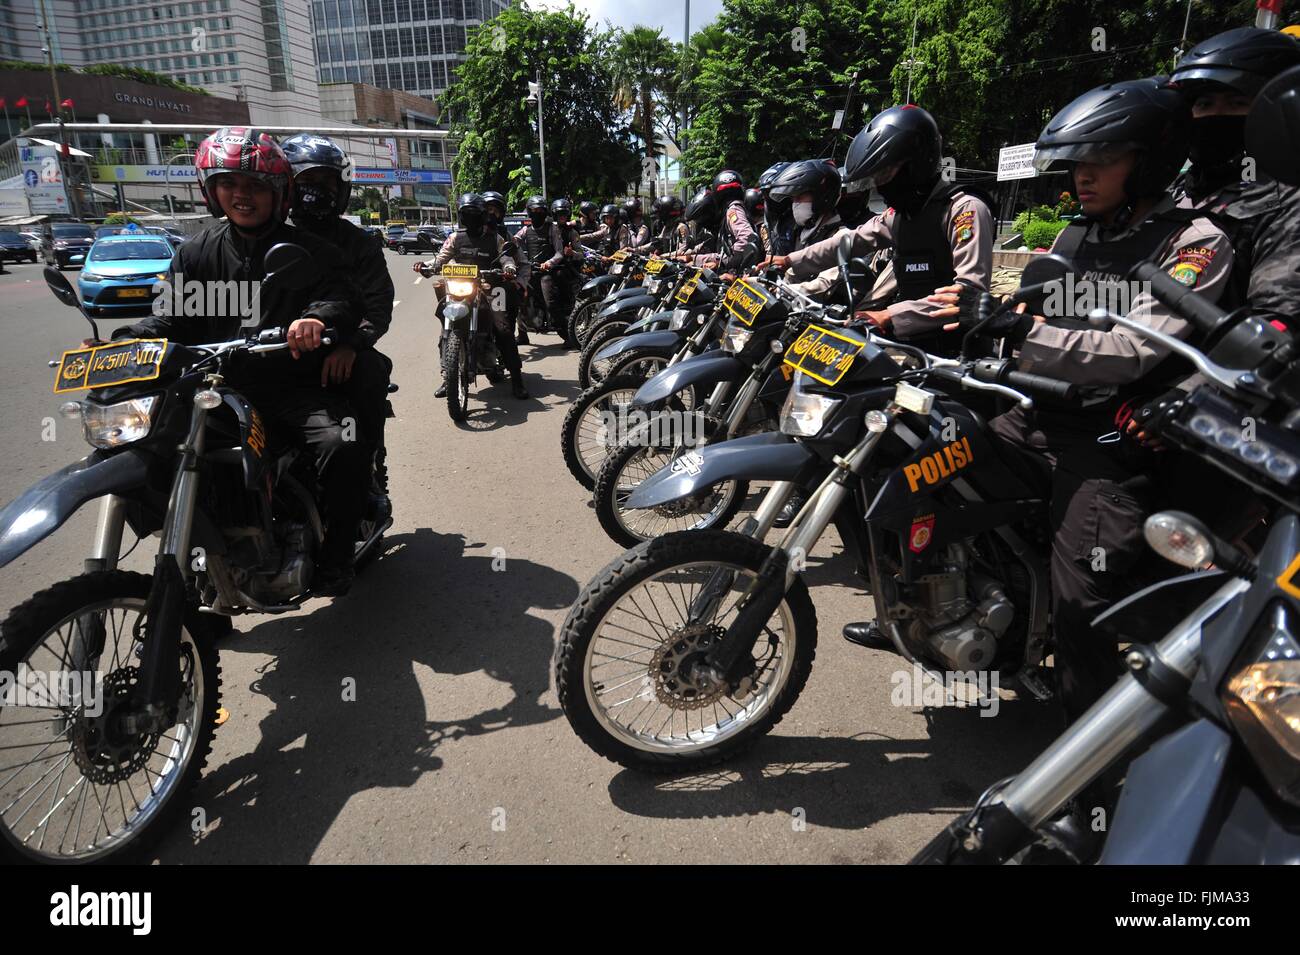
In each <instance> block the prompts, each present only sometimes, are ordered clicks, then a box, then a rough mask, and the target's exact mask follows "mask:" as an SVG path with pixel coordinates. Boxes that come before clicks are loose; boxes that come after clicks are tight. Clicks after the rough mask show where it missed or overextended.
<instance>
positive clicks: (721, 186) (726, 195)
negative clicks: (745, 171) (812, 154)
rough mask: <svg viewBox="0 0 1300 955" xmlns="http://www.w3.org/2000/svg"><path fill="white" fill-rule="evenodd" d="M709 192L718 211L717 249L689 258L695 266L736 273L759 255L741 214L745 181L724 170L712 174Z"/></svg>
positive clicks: (756, 241) (755, 239)
mask: <svg viewBox="0 0 1300 955" xmlns="http://www.w3.org/2000/svg"><path fill="white" fill-rule="evenodd" d="M709 191H710V193H711V195H712V196H713V201H714V203H716V205H717V208H718V210H719V212H720V215H719V223H718V227H717V229H718V240H717V241H718V244H717V249H718V251H717V252H716V253H714V254H712V255H704V256H700V255H692V256H690V259H691V260H693V261H694V262H695V264H696V265H700V266H703V267H705V268H715V269H719V270H721V271H722V272H724V273H730V274H734V275H738V274H740V273H741V272H743V271H744V270H745V269H747V268H748V267H749V266H751V265H753V264H754V263H755V262H757V261H759V260H760V259H761V258H763V252H762V249H761V248H760V246H759V238H758V233H756V232H755V231H754V227H753V226H751V225H750V224H749V216H748V215H747V214H746V213H745V182H744V180H743V179H741V178H740V173H738V172H736V171H735V170H733V169H724V170H722V171H721V172H719V173H718V174H717V175H716V176H714V177H713V185H712V186H711V187H710V190H709Z"/></svg>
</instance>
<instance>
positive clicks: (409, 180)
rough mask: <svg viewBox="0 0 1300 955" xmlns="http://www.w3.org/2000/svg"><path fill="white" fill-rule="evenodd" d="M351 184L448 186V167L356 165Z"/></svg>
mask: <svg viewBox="0 0 1300 955" xmlns="http://www.w3.org/2000/svg"><path fill="white" fill-rule="evenodd" d="M352 182H353V184H358V183H359V184H361V185H363V186H391V185H399V186H450V185H451V170H450V169H377V168H374V167H365V166H358V167H357V169H356V171H355V172H354V174H353V176H352Z"/></svg>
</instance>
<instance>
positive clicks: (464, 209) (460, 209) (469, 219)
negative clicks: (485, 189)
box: [456, 192, 487, 232]
mask: <svg viewBox="0 0 1300 955" xmlns="http://www.w3.org/2000/svg"><path fill="white" fill-rule="evenodd" d="M486 218H487V212H486V210H485V209H484V207H483V197H482V196H480V195H479V194H478V193H477V192H467V193H465V194H464V195H462V196H461V197H460V198H459V199H457V200H456V221H457V222H459V223H460V227H461V228H462V229H464V230H465V231H466V232H477V231H478V230H479V229H480V228H482V226H483V221H484V220H485V219H486Z"/></svg>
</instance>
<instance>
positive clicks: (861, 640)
mask: <svg viewBox="0 0 1300 955" xmlns="http://www.w3.org/2000/svg"><path fill="white" fill-rule="evenodd" d="M844 639H845V640H847V641H849V643H856V644H857V645H858V646H860V647H866V648H867V649H868V650H889V651H891V652H892V651H894V650H896V649H897V648H896V647H895V646H894V641H893V640H890V639H889V637H887V636H885V633H884V631H883V630H881V629H880V628H879V627H877V626H876V622H875V621H874V620H867V621H864V622H862V623H846V624H845V625H844Z"/></svg>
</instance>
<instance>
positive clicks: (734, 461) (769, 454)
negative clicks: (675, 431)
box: [627, 431, 817, 508]
mask: <svg viewBox="0 0 1300 955" xmlns="http://www.w3.org/2000/svg"><path fill="white" fill-rule="evenodd" d="M816 461H817V456H816V455H815V454H813V453H812V452H811V451H809V450H808V449H807V448H805V447H804V446H803V445H802V444H799V443H798V442H797V441H795V440H794V438H792V437H790V436H789V435H785V434H781V433H780V432H779V431H769V432H766V433H764V434H751V435H746V436H745V437H743V438H735V439H733V440H731V441H723V442H721V443H719V444H711V445H708V446H706V447H703V448H696V449H694V450H692V451H688V452H686V453H685V454H683V455H682V456H681V457H680V458H677V459H676V460H675V461H673V463H672V464H670V465H668V467H666V468H664V469H663V470H662V471H659V472H658V473H656V474H652V475H651V476H650V477H648V478H646V479H645V480H644V481H642V482H641V484H640V485H638V486H637V488H636V490H635V491H633V492H632V495H631V497H629V498H628V500H627V506H628V507H632V508H641V507H657V506H658V505H660V504H667V503H669V502H670V501H676V500H680V499H681V498H683V497H689V496H690V495H692V494H696V493H698V492H700V491H703V490H705V489H706V488H710V487H712V486H713V485H715V484H717V483H718V482H719V481H726V480H729V479H733V478H734V479H740V480H745V481H798V480H800V478H801V477H802V476H803V475H804V472H805V471H807V470H808V469H809V468H810V467H811V466H813V465H814V464H815V463H816Z"/></svg>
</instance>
